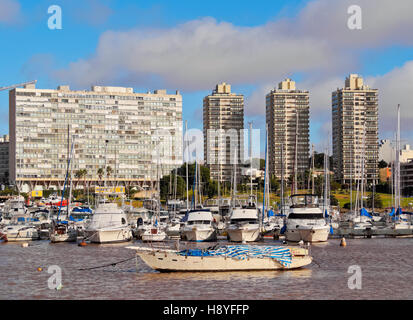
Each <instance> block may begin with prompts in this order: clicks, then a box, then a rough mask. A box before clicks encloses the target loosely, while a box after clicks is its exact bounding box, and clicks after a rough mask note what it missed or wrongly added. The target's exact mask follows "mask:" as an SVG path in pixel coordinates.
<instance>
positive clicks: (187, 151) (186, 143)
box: [185, 120, 189, 212]
mask: <svg viewBox="0 0 413 320" xmlns="http://www.w3.org/2000/svg"><path fill="white" fill-rule="evenodd" d="M187 134H188V120H185V149H186V155H187V157H186V161H185V162H186V212H188V211H189V191H188V187H189V182H188V161H189V150H188V140H187V138H188V137H187Z"/></svg>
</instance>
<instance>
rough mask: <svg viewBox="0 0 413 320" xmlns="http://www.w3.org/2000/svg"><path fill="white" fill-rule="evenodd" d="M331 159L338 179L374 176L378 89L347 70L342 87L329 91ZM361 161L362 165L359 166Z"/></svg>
mask: <svg viewBox="0 0 413 320" xmlns="http://www.w3.org/2000/svg"><path fill="white" fill-rule="evenodd" d="M332 120H333V121H332V124H333V159H334V166H335V170H334V171H335V173H336V178H337V179H338V180H340V181H341V183H350V181H351V180H352V179H353V180H354V179H356V180H359V179H361V177H362V172H364V178H365V179H366V180H367V182H368V183H370V182H372V181H373V179H374V180H375V181H376V182H377V180H378V178H379V177H378V156H379V151H378V148H379V141H378V90H377V89H370V88H369V87H368V86H366V85H365V84H364V83H363V78H362V77H360V76H358V75H357V74H350V76H349V77H347V78H346V81H345V87H344V88H342V89H337V90H336V91H334V92H333V93H332ZM363 162H364V168H363Z"/></svg>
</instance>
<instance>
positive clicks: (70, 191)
mask: <svg viewBox="0 0 413 320" xmlns="http://www.w3.org/2000/svg"><path fill="white" fill-rule="evenodd" d="M74 143H75V136H72V150H71V155H70V158H71V159H70V160H71V161H70V189H69V199H67V216H69V212H70V204H71V200H72V187H73V162H74V155H75V149H74Z"/></svg>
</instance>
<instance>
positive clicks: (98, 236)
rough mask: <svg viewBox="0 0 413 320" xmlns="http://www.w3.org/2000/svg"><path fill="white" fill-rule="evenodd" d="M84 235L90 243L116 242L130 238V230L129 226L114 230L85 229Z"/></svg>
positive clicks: (126, 240)
mask: <svg viewBox="0 0 413 320" xmlns="http://www.w3.org/2000/svg"><path fill="white" fill-rule="evenodd" d="M85 236H86V238H87V239H89V240H90V242H92V243H116V242H128V241H130V240H132V231H131V230H130V229H129V228H123V229H116V230H87V231H85Z"/></svg>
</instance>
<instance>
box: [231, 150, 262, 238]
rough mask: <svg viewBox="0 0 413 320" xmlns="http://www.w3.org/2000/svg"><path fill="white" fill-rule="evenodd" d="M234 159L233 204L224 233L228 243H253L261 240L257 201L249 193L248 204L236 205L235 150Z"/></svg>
mask: <svg viewBox="0 0 413 320" xmlns="http://www.w3.org/2000/svg"><path fill="white" fill-rule="evenodd" d="M234 157H235V161H234V175H233V177H234V182H233V195H232V199H233V200H232V203H233V204H232V209H231V213H230V220H229V224H228V225H227V227H226V232H227V235H228V239H229V240H230V241H233V242H243V243H244V242H255V241H258V240H259V239H260V238H261V221H260V214H259V210H258V208H257V201H256V198H255V196H254V195H253V194H252V191H251V194H250V196H249V197H248V203H247V204H246V205H242V206H239V205H237V150H235V156H234ZM251 190H252V189H251Z"/></svg>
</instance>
